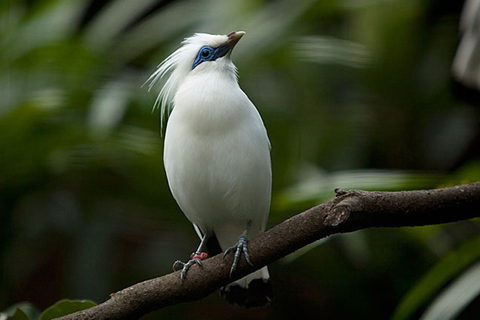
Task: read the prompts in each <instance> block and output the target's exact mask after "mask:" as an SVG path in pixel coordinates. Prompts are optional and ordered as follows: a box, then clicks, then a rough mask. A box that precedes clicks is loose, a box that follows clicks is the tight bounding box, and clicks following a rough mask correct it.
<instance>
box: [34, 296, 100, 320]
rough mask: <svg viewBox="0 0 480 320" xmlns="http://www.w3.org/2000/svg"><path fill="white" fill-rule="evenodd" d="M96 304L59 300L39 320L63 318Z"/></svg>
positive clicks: (86, 301)
mask: <svg viewBox="0 0 480 320" xmlns="http://www.w3.org/2000/svg"><path fill="white" fill-rule="evenodd" d="M96 305H97V304H96V303H95V302H93V301H90V300H68V299H64V300H60V301H58V302H57V303H55V304H54V305H53V306H51V307H48V308H47V309H45V311H43V312H42V314H41V315H40V319H39V320H50V319H54V318H58V317H62V316H65V315H67V314H71V313H74V312H77V311H80V310H85V309H88V308H91V307H94V306H96Z"/></svg>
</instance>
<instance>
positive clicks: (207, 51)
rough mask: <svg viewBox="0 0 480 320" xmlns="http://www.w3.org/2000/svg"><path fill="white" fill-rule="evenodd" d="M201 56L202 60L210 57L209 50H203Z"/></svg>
mask: <svg viewBox="0 0 480 320" xmlns="http://www.w3.org/2000/svg"><path fill="white" fill-rule="evenodd" d="M201 55H202V57H203V58H206V57H208V56H209V55H210V50H208V49H203V50H202V53H201Z"/></svg>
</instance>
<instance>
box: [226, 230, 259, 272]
mask: <svg viewBox="0 0 480 320" xmlns="http://www.w3.org/2000/svg"><path fill="white" fill-rule="evenodd" d="M247 243H248V240H247V237H246V236H245V235H241V236H240V237H238V241H237V243H236V244H235V245H234V246H232V247H230V248H228V249H227V250H225V253H224V254H223V257H224V258H225V256H226V255H227V254H228V253H230V252H235V256H234V258H233V264H232V267H231V268H230V277H231V276H232V274H233V272H235V270H237V266H238V263H239V262H240V256H241V255H242V251H243V254H244V255H245V260H247V262H248V264H249V265H251V266H253V263H252V262H251V261H250V255H249V254H248V248H247Z"/></svg>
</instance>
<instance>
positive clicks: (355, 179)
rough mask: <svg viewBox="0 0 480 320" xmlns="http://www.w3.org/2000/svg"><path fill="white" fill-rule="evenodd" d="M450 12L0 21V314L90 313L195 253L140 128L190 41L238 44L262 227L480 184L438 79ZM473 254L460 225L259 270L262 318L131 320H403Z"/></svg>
mask: <svg viewBox="0 0 480 320" xmlns="http://www.w3.org/2000/svg"><path fill="white" fill-rule="evenodd" d="M461 8H462V1H433V0H392V1H386V0H385V1H380V0H378V1H356V0H343V1H340V0H337V1H334V0H322V1H314V0H300V1H298V0H296V1H294V0H276V1H273V0H271V1H260V0H247V1H224V0H222V1H221V0H185V1H154V0H138V1H126V0H110V1H82V0H50V1H47V0H42V1H20V0H19V1H15V0H7V1H2V2H0V219H1V220H0V266H1V267H0V310H3V309H5V308H7V307H8V306H10V305H12V304H14V303H16V302H20V301H30V302H32V303H33V304H34V305H35V306H36V307H37V308H39V309H40V310H42V309H44V308H46V307H48V306H49V305H51V304H53V303H55V302H56V301H58V300H59V299H62V298H79V299H91V300H94V301H97V302H102V301H104V300H106V299H107V298H108V296H109V294H110V293H111V292H115V291H118V290H120V289H122V288H124V287H127V286H129V285H132V284H134V283H137V282H140V281H143V280H146V279H149V278H153V277H157V276H161V275H163V274H166V273H169V272H170V271H171V266H172V263H173V262H174V261H175V260H176V259H182V260H185V259H187V258H188V256H189V255H190V253H191V252H192V251H193V250H194V249H195V248H196V247H197V245H198V239H197V237H196V235H195V232H194V230H193V228H192V227H191V225H190V223H189V222H188V221H187V219H186V218H185V217H184V216H183V214H182V213H181V211H180V210H179V209H178V207H177V206H176V203H175V201H174V200H173V197H172V196H171V194H170V192H169V190H168V186H167V182H166V178H165V174H164V170H163V164H162V148H163V147H162V143H163V142H162V137H161V133H160V126H159V111H158V110H155V111H154V112H153V113H152V106H153V103H154V101H155V98H156V95H157V93H158V92H159V90H160V88H161V85H157V86H156V87H155V88H154V90H152V92H150V93H149V92H147V90H146V88H145V87H143V88H142V84H143V83H144V82H145V80H146V79H147V78H148V76H149V75H150V74H151V73H153V72H154V70H155V68H156V65H158V64H159V63H160V62H161V61H162V60H163V59H164V58H166V57H167V56H168V55H169V54H170V53H171V52H173V51H174V50H175V49H176V48H178V46H179V45H180V42H181V41H182V39H183V38H185V37H188V36H191V35H192V34H193V33H194V32H207V33H215V34H227V33H229V32H230V31H232V30H245V31H246V32H247V34H246V35H245V37H243V38H242V40H241V41H240V42H239V44H238V45H237V47H236V48H235V50H234V52H233V55H232V58H233V61H234V62H235V64H236V65H237V67H238V68H239V82H240V85H241V87H242V88H243V90H244V91H245V92H246V93H247V94H248V96H249V97H250V99H251V100H252V101H253V102H254V104H255V105H256V106H257V108H258V109H259V111H260V113H261V114H262V117H263V119H264V121H265V124H266V126H267V129H268V132H269V136H270V139H271V142H272V146H273V148H272V162H273V174H274V190H273V201H272V210H271V214H270V219H269V225H270V226H272V225H275V224H278V223H280V222H281V221H283V220H285V219H286V218H288V217H290V216H292V215H294V214H296V213H299V212H301V211H303V210H305V209H307V208H309V207H310V206H312V205H314V204H317V203H320V202H323V201H326V200H327V199H330V198H332V197H333V196H334V192H333V190H334V188H337V187H339V188H343V189H355V188H358V189H365V190H407V189H420V188H435V187H444V186H450V185H455V184H461V183H469V182H473V181H478V180H480V148H479V147H480V130H479V129H480V126H479V123H480V109H479V106H480V94H479V92H478V91H477V90H476V89H475V87H471V86H470V87H469V86H465V85H464V84H463V83H462V82H461V81H460V80H459V79H455V78H454V77H453V76H452V72H451V67H452V62H453V59H454V56H455V52H456V50H457V47H458V44H459V41H460V36H461V33H460V31H459V19H460V13H461ZM452 214H454V213H452ZM479 238H480V227H479V224H478V221H477V220H473V221H464V222H459V223H455V224H450V225H440V226H431V227H421V228H401V229H369V230H363V231H360V232H355V233H352V234H347V235H339V236H333V237H330V238H328V239H326V240H323V241H321V242H319V243H316V244H314V245H311V246H308V247H307V248H304V249H302V250H300V251H298V252H296V253H295V254H293V255H291V256H288V257H286V258H284V259H282V260H280V261H278V262H276V263H274V264H273V265H271V266H270V270H271V276H272V283H273V288H274V291H275V294H276V300H275V302H274V304H273V305H272V306H271V307H269V308H265V309H256V310H253V311H252V310H248V311H244V310H241V309H238V308H232V307H230V306H229V305H228V304H227V303H226V302H224V301H223V300H222V299H221V298H220V297H219V295H218V294H217V293H215V294H212V295H211V296H209V297H208V298H206V299H203V300H200V301H197V302H192V303H188V304H181V305H177V306H173V307H169V308H166V309H164V310H160V311H158V312H156V313H153V314H151V315H149V316H147V317H145V318H146V319H160V318H165V319H170V318H171V317H173V316H175V317H188V318H193V319H202V318H208V319H223V318H226V317H228V318H232V319H263V318H268V319H290V318H293V317H295V318H297V319H300V318H301V317H309V318H320V317H321V318H322V319H341V318H355V319H387V318H390V317H392V316H393V315H394V313H395V312H400V311H399V309H401V308H403V309H402V310H407V313H406V315H407V316H408V315H412V317H413V318H418V317H419V316H420V314H422V313H423V312H424V311H425V310H426V308H427V307H428V306H429V305H431V304H432V303H434V302H435V301H439V300H438V299H439V296H440V294H441V293H442V292H443V290H449V289H452V290H453V288H456V289H457V290H460V291H462V290H464V291H465V285H464V287H462V286H461V283H460V284H459V282H458V281H459V280H460V279H462V276H466V275H468V274H469V273H468V272H469V271H470V273H471V274H474V275H476V274H479V273H480V271H478V270H479V267H478V266H477V265H475V264H474V262H475V261H477V260H478V259H479V257H480V246H475V245H472V243H475V241H476V242H478V241H479ZM452 257H453V258H452ZM475 268H476V269H475ZM432 270H433V271H432ZM476 271H478V272H476ZM432 272H433V275H432ZM435 272H436V273H435ZM436 275H441V276H440V277H439V276H436ZM429 277H430V278H429ZM422 280H423V281H422ZM472 281H473V280H472ZM472 281H469V282H467V283H469V284H470V285H469V287H470V288H471V287H472V286H473V285H472V283H478V282H479V281H477V282H475V281H473V282H472ZM455 285H457V287H455ZM412 290H416V291H412ZM412 292H413V293H412ZM479 292H480V289H477V290H473V293H472V294H471V295H470V296H469V297H470V298H471V299H473V300H472V302H470V300H469V299H467V298H465V297H463V296H462V297H463V298H458V297H459V295H454V296H455V297H457V298H456V299H453V300H452V299H451V300H448V299H447V301H448V302H449V303H450V304H451V305H453V307H451V308H457V309H458V310H459V312H460V313H459V319H474V318H475V315H478V312H480V300H479V299H478V298H476V299H475V297H476V295H477V294H478V293H479ZM412 294H415V295H414V296H413V297H414V298H413V299H412ZM407 297H410V298H409V299H406V298H407ZM404 299H406V300H404ZM402 301H403V304H402ZM469 302H470V303H469ZM444 304H445V303H444ZM462 310H463V311H462ZM397 316H398V318H395V319H404V318H406V317H405V316H402V315H401V314H400V315H399V314H398V313H397Z"/></svg>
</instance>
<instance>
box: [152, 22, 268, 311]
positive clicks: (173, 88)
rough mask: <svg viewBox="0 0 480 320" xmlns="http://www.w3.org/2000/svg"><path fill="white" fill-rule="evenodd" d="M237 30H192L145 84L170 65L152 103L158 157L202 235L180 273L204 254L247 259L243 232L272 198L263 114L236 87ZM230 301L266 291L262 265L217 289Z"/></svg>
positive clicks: (250, 231)
mask: <svg viewBox="0 0 480 320" xmlns="http://www.w3.org/2000/svg"><path fill="white" fill-rule="evenodd" d="M244 34H245V32H243V31H238V32H231V33H230V34H228V35H210V34H205V33H197V34H195V35H194V36H192V37H190V38H187V39H185V40H184V41H183V43H182V46H181V47H180V48H179V49H178V50H177V51H175V52H174V53H172V54H171V55H170V56H169V57H168V58H166V59H165V61H163V62H162V63H161V64H160V65H159V67H158V69H157V70H156V71H155V72H154V73H153V74H152V76H151V77H150V78H149V80H148V81H150V88H152V86H153V85H154V83H155V82H156V81H157V80H158V79H159V78H161V77H163V76H165V75H167V74H168V73H170V76H169V78H168V80H167V81H166V83H165V85H164V87H163V88H162V90H161V91H160V94H159V96H158V98H157V101H156V102H155V106H154V108H155V107H156V106H158V105H161V106H162V111H161V114H162V123H163V122H164V117H166V116H167V115H168V113H169V110H170V108H172V109H171V113H170V116H169V117H168V122H167V128H166V133H165V144H164V165H165V171H166V174H167V180H168V184H169V187H170V190H171V192H172V194H173V197H174V198H175V200H176V201H177V203H178V205H179V207H180V208H181V210H182V211H183V213H184V214H185V216H186V217H187V218H188V219H189V220H190V221H191V222H192V223H193V225H194V228H195V230H196V232H197V234H198V236H199V237H200V239H201V243H200V246H199V247H198V249H197V251H196V252H194V253H193V254H192V257H191V259H190V261H188V262H187V263H183V262H180V261H177V262H176V263H175V265H174V268H175V267H178V266H181V267H182V268H183V270H182V273H181V275H182V278H183V277H185V276H186V275H187V271H188V269H189V268H190V266H191V265H193V264H196V263H198V264H201V260H203V259H205V258H206V255H205V254H204V253H203V251H204V249H205V248H207V249H208V251H209V253H210V254H211V255H214V254H217V253H220V252H221V251H222V250H226V251H225V254H227V253H228V252H232V251H233V252H235V258H234V263H233V265H232V268H231V274H232V272H234V271H235V269H236V267H237V264H238V262H239V259H240V258H241V254H242V253H243V254H244V256H245V258H246V260H247V262H249V263H250V259H249V255H248V250H247V237H248V238H251V237H255V236H257V235H258V234H260V233H261V232H263V231H264V230H265V227H266V224H267V219H268V213H269V209H270V198H271V184H272V174H271V162H270V142H269V139H268V136H267V131H266V129H265V126H264V124H263V121H262V118H261V117H260V114H259V113H258V111H257V109H256V108H255V106H254V105H253V103H252V102H251V101H250V100H249V98H248V97H247V95H246V94H245V93H244V92H243V91H242V89H240V86H239V85H238V81H237V70H236V67H235V65H234V64H233V63H232V61H231V57H230V56H231V52H232V49H233V47H234V46H235V45H236V44H237V42H238V41H239V40H240V38H241V37H242V36H243V35H244ZM221 295H222V296H223V297H224V298H226V299H227V300H228V301H229V302H230V303H232V304H236V305H240V306H245V307H253V306H260V305H267V304H269V302H270V301H271V299H272V290H271V286H270V282H269V273H268V270H267V268H266V267H264V268H262V269H260V270H257V271H256V272H254V273H252V274H250V275H248V276H246V277H244V278H242V279H240V280H238V281H235V282H233V283H231V284H229V285H227V286H225V287H224V288H222V289H221Z"/></svg>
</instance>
